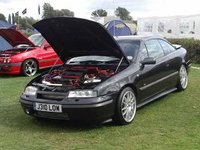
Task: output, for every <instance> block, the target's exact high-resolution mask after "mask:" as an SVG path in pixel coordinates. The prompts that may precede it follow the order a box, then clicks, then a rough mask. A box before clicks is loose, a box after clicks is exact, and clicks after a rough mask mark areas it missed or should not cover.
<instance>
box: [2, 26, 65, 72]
mask: <svg viewBox="0 0 200 150" xmlns="http://www.w3.org/2000/svg"><path fill="white" fill-rule="evenodd" d="M0 41H1V43H0V74H20V73H21V74H23V75H25V76H33V75H35V74H36V73H37V71H38V70H39V69H43V68H48V67H52V66H56V65H61V64H62V61H61V60H60V59H59V57H58V55H57V54H56V53H55V51H54V50H53V48H52V47H51V46H50V45H49V43H48V42H47V41H46V40H45V39H44V38H43V36H42V35H41V34H34V35H32V36H30V37H29V38H26V37H25V36H24V35H23V34H22V33H21V32H19V31H17V30H15V29H0Z"/></svg>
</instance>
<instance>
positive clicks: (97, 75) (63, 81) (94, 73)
mask: <svg viewBox="0 0 200 150" xmlns="http://www.w3.org/2000/svg"><path fill="white" fill-rule="evenodd" d="M114 74H115V72H114V70H113V69H103V68H101V67H99V66H98V67H96V66H92V67H88V66H64V67H61V68H59V69H55V70H52V71H50V72H49V73H48V74H45V75H44V76H43V77H42V81H41V83H42V84H43V85H46V86H54V87H69V86H70V87H74V88H76V87H81V86H88V85H90V86H91V85H95V84H97V83H100V82H102V81H104V80H106V79H107V78H109V77H110V76H112V75H114Z"/></svg>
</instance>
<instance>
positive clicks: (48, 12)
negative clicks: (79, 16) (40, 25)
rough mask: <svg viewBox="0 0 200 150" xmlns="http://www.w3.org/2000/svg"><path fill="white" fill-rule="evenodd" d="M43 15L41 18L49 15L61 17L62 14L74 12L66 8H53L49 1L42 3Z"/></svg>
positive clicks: (70, 14)
mask: <svg viewBox="0 0 200 150" xmlns="http://www.w3.org/2000/svg"><path fill="white" fill-rule="evenodd" d="M43 10H44V11H43V16H42V18H43V19H44V18H51V17H62V16H70V17H73V16H74V12H73V11H70V10H68V9H61V10H58V9H55V10H54V9H53V7H52V6H51V5H50V4H49V3H44V5H43Z"/></svg>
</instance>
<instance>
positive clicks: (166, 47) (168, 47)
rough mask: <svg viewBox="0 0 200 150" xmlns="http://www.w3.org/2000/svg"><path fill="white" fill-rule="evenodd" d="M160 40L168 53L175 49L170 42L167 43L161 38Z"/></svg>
mask: <svg viewBox="0 0 200 150" xmlns="http://www.w3.org/2000/svg"><path fill="white" fill-rule="evenodd" d="M159 42H160V45H161V46H162V48H163V50H164V52H165V53H166V54H169V53H171V52H173V51H175V48H174V47H173V46H172V45H170V44H169V43H167V42H165V41H163V40H159Z"/></svg>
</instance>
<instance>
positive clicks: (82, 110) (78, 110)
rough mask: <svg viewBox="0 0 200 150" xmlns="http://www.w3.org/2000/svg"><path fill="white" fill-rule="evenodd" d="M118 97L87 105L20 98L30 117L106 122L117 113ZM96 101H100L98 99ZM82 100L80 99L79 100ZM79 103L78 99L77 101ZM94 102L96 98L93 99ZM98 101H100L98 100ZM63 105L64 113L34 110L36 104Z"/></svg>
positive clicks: (110, 97) (113, 95)
mask: <svg viewBox="0 0 200 150" xmlns="http://www.w3.org/2000/svg"><path fill="white" fill-rule="evenodd" d="M116 95H117V94H112V96H110V95H109V96H107V99H104V101H103V102H97V103H91V104H90V103H87V104H67V102H66V101H60V102H58V101H52V100H37V101H34V100H33V101H32V100H28V99H24V97H23V96H21V98H20V102H21V105H22V108H23V110H24V112H25V113H26V114H28V115H32V116H35V117H42V118H50V119H59V120H79V121H104V120H107V119H110V118H112V117H113V115H114V112H115V104H116ZM96 99H99V97H97V98H96ZM79 100H80V99H79ZM76 101H78V99H76ZM93 101H94V98H93ZM97 101H98V100H97ZM35 102H39V103H45V104H61V105H62V113H54V112H41V111H36V110H34V107H33V105H34V103H35Z"/></svg>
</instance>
